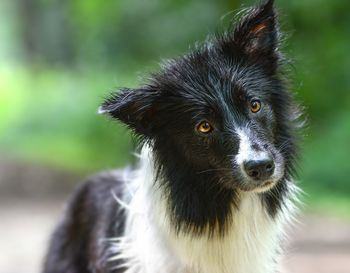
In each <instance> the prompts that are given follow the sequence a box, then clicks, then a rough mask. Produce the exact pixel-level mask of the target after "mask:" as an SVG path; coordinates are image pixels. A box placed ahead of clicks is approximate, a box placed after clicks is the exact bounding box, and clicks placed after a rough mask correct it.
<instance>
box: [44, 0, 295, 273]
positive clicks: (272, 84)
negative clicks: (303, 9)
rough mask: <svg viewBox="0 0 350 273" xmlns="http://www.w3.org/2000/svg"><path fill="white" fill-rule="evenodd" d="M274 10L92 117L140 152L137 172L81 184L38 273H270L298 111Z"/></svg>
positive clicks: (257, 14)
mask: <svg viewBox="0 0 350 273" xmlns="http://www.w3.org/2000/svg"><path fill="white" fill-rule="evenodd" d="M280 36H281V35H280V32H279V28H278V23H277V18H276V12H275V9H274V6H273V0H268V1H265V2H263V3H261V4H259V5H257V6H256V7H254V8H251V9H249V10H247V11H246V13H245V15H243V16H242V17H241V19H240V20H239V21H238V22H237V24H235V26H234V27H232V29H230V30H228V31H226V32H225V33H223V34H221V35H217V36H215V37H211V38H209V39H208V41H207V42H206V43H205V44H204V45H202V46H198V47H196V48H195V49H194V50H193V51H191V52H189V53H188V54H186V55H184V56H182V57H180V58H177V59H174V60H172V61H169V62H167V63H166V64H164V66H163V67H162V68H161V71H160V72H158V73H156V74H153V75H151V76H150V79H149V80H148V81H147V82H146V83H145V84H144V85H143V86H141V87H139V88H137V89H128V88H125V89H122V90H119V91H118V92H115V93H113V94H112V95H111V96H110V97H109V98H108V99H107V100H106V101H105V102H104V103H103V104H102V106H101V107H100V109H99V112H100V113H105V114H108V115H110V116H111V117H112V118H114V119H116V120H119V121H121V122H123V123H124V124H126V125H127V126H128V127H129V128H130V129H131V130H132V131H133V132H134V133H135V135H136V136H137V138H138V139H139V140H140V145H141V147H142V148H141V153H140V163H139V168H137V169H135V170H129V171H114V172H109V173H102V174H100V175H97V176H95V177H93V178H90V180H89V181H87V182H86V183H84V184H82V185H81V186H80V187H79V188H78V189H77V190H76V191H75V193H74V194H73V196H72V198H71V199H70V202H69V203H68V206H67V209H66V212H65V215H64V218H63V219H62V221H61V223H60V224H59V226H58V227H57V229H56V231H55V232H54V234H53V237H52V241H51V244H50V248H49V252H48V254H47V258H46V261H45V265H44V272H45V273H107V272H115V273H272V272H276V271H277V270H278V264H279V262H278V260H279V257H280V254H281V240H282V239H283V237H284V236H283V235H284V231H285V228H286V225H288V224H289V223H290V220H291V219H292V218H293V214H294V212H295V206H294V203H295V200H296V193H297V191H298V190H297V187H296V186H295V184H294V182H293V176H294V170H295V161H296V151H297V147H296V146H297V145H296V144H297V134H296V131H297V127H298V117H299V111H298V107H297V105H296V104H295V103H294V102H293V96H292V95H291V93H290V92H289V91H288V83H287V80H286V77H285V74H286V73H284V71H285V68H284V66H285V65H284V64H285V63H286V61H285V58H284V57H283V55H282V54H281V52H280V40H281V39H280Z"/></svg>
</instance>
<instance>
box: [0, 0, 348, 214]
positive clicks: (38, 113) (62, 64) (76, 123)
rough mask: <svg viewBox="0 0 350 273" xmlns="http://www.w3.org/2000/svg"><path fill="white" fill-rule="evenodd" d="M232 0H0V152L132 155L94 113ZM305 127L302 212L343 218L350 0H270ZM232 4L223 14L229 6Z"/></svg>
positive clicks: (88, 167) (220, 17) (91, 164)
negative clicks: (112, 93)
mask: <svg viewBox="0 0 350 273" xmlns="http://www.w3.org/2000/svg"><path fill="white" fill-rule="evenodd" d="M253 3H254V2H252V1H235V0H217V1H213V0H211V1H210V0H193V1H185V0H147V1H142V0H114V1H112V0H105V1H98V0H51V1H50V0H13V1H11V0H2V1H1V2H0V18H1V24H0V41H1V42H0V158H6V159H11V160H13V161H20V162H27V163H28V164H40V165H42V166H45V167H48V168H52V167H53V168H56V169H61V170H63V171H65V172H71V173H76V174H78V175H87V174H89V173H93V172H94V171H97V170H101V169H110V168H114V167H119V166H125V165H126V164H127V162H128V161H130V160H132V158H133V156H132V147H133V144H132V141H131V136H130V133H129V132H127V130H126V129H125V128H124V127H123V126H121V125H119V124H116V123H115V122H112V121H111V120H109V119H108V118H106V117H104V116H99V115H97V114H96V111H97V108H98V106H99V104H100V103H101V102H102V101H103V98H104V97H105V96H106V95H107V94H108V93H109V92H110V91H112V90H114V89H116V88H118V87H123V86H128V87H133V86H137V85H138V84H140V83H141V82H142V77H144V76H145V75H147V72H150V71H156V70H157V69H158V63H159V62H160V61H161V60H162V59H164V58H172V57H175V56H177V55H179V54H183V53H185V52H187V51H188V50H189V48H191V46H193V45H194V44H195V43H196V42H197V41H203V40H205V38H206V35H207V34H208V33H214V32H220V31H222V29H224V28H225V26H227V25H228V24H229V22H230V20H231V19H232V17H233V15H234V14H235V13H236V11H237V10H239V9H240V8H241V7H247V6H249V5H251V4H253ZM276 4H277V6H278V10H279V13H280V18H281V28H282V30H283V31H284V33H285V42H284V48H283V51H284V52H285V53H286V54H287V56H288V57H289V58H291V60H292V65H290V77H291V79H292V83H293V89H294V91H295V93H296V97H297V99H298V101H299V102H301V103H302V104H303V105H304V106H305V112H306V116H307V118H308V125H307V126H306V128H305V129H304V130H303V132H302V134H303V136H304V141H303V145H302V160H301V162H300V171H299V173H300V175H299V180H300V181H301V186H302V188H303V189H304V191H305V192H306V194H305V195H303V197H302V199H303V200H304V202H305V203H306V209H308V210H312V211H315V210H316V211H319V212H323V213H333V214H337V215H344V216H349V215H348V214H349V208H350V206H349V205H350V197H349V196H350V179H349V177H350V158H349V154H350V90H349V87H350V75H349V71H350V54H349V53H348V50H349V49H348V48H349V46H350V16H349V14H348V11H349V10H350V1H348V0H332V1H329V0H305V1H282V0H280V1H276ZM232 11H233V12H232Z"/></svg>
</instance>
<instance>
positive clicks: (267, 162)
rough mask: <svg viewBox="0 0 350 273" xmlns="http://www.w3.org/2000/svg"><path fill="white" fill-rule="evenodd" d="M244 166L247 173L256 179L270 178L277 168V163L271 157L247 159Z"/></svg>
mask: <svg viewBox="0 0 350 273" xmlns="http://www.w3.org/2000/svg"><path fill="white" fill-rule="evenodd" d="M243 166H244V170H245V172H246V173H247V175H248V176H250V177H251V178H253V179H254V180H266V179H268V178H269V177H270V176H271V175H272V174H273V171H274V169H275V165H274V163H273V161H272V160H271V159H263V160H249V161H245V162H244V163H243Z"/></svg>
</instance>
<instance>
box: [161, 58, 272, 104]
mask: <svg viewBox="0 0 350 273" xmlns="http://www.w3.org/2000/svg"><path fill="white" fill-rule="evenodd" d="M215 56H216V58H215ZM217 58H218V56H217V55H214V56H210V55H208V54H192V55H190V56H186V57H184V58H183V59H181V60H178V61H177V62H175V63H172V64H171V65H170V66H168V67H167V68H166V71H165V72H166V73H165V74H164V75H165V77H163V78H162V80H163V83H164V79H166V80H165V84H164V85H165V87H164V89H165V90H166V91H167V92H170V93H171V94H172V95H175V96H179V97H182V98H183V99H186V100H199V101H203V102H206V101H210V102H215V101H216V102H217V103H220V102H223V101H227V100H234V99H235V97H237V96H236V95H239V94H244V95H247V96H248V97H253V96H256V95H259V96H265V95H266V93H267V92H266V91H267V90H269V84H270V83H269V81H268V79H267V78H266V76H265V75H264V73H263V71H262V70H261V68H259V67H258V66H255V65H254V64H247V63H244V62H241V61H239V60H237V61H232V60H231V61H230V62H228V61H227V60H225V59H223V60H220V59H217Z"/></svg>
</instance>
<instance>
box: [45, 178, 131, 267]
mask: <svg viewBox="0 0 350 273" xmlns="http://www.w3.org/2000/svg"><path fill="white" fill-rule="evenodd" d="M123 188H124V181H123V179H122V173H121V172H120V171H110V172H102V173H99V174H97V175H94V176H91V177H88V178H87V179H86V180H85V181H83V182H82V183H81V184H80V185H78V186H77V188H76V189H75V191H74V192H73V194H72V195H71V197H70V199H69V201H68V202H67V205H66V208H65V213H64V216H63V218H62V219H61V221H60V224H59V225H58V226H57V228H56V230H55V232H54V233H53V236H52V238H51V244H50V248H49V252H48V255H47V260H46V263H45V265H44V272H45V273H56V272H72V273H75V272H77V273H78V272H79V273H85V272H86V273H90V272H101V273H102V272H103V273H104V272H109V271H105V270H106V269H105V268H109V266H106V265H107V263H108V258H109V256H110V254H109V239H111V238H115V237H119V236H120V235H121V234H122V232H123V229H124V222H125V215H124V209H123V208H122V207H121V206H120V204H119V203H118V202H117V201H116V199H118V198H120V199H122V195H123Z"/></svg>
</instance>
